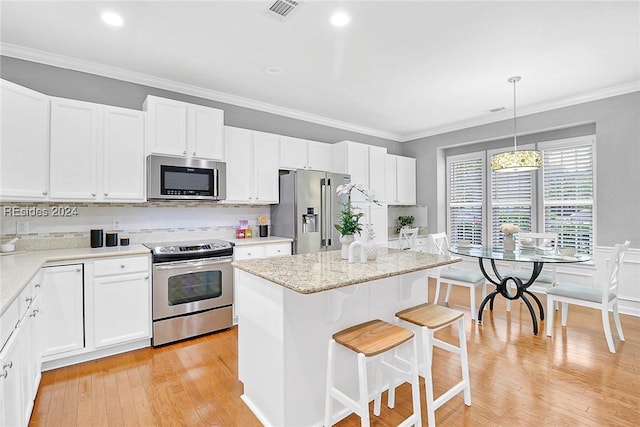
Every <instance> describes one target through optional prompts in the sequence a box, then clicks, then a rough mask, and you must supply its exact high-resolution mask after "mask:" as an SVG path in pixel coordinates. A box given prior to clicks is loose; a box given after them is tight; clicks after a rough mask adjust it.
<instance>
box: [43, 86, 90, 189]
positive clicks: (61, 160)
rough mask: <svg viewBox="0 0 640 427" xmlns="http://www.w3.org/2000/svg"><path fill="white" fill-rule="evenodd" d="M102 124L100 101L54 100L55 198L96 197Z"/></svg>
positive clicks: (52, 180) (52, 173) (52, 182)
mask: <svg viewBox="0 0 640 427" xmlns="http://www.w3.org/2000/svg"><path fill="white" fill-rule="evenodd" d="M100 124H101V123H100V111H99V108H98V105H97V104H93V103H90V102H82V101H75V100H72V99H63V98H52V99H51V145H50V150H51V163H50V168H51V169H50V188H51V191H50V193H51V194H50V196H51V199H52V200H97V198H98V185H97V175H98V173H97V171H98V141H99V138H100V134H101V131H102V130H101V128H100Z"/></svg>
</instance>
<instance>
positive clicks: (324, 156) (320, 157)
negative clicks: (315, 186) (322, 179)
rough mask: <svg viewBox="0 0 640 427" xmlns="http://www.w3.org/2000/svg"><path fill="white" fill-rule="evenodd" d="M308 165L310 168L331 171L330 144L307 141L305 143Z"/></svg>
mask: <svg viewBox="0 0 640 427" xmlns="http://www.w3.org/2000/svg"><path fill="white" fill-rule="evenodd" d="M307 148H308V151H307V158H308V162H307V164H308V166H309V169H311V170H316V171H327V172H333V163H332V161H331V144H325V143H324V142H317V141H309V142H308V144H307Z"/></svg>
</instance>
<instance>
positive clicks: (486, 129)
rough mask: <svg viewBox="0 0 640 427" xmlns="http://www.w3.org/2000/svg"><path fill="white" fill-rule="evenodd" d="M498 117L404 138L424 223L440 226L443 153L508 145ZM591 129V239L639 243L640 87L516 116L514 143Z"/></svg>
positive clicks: (507, 129) (506, 127) (506, 124)
mask: <svg viewBox="0 0 640 427" xmlns="http://www.w3.org/2000/svg"><path fill="white" fill-rule="evenodd" d="M512 126H513V122H512V121H511V120H504V121H500V122H496V123H490V124H487V125H482V126H475V127H471V128H467V129H462V130H459V131H455V132H449V133H444V134H441V135H435V136H430V137H426V138H421V139H417V140H414V141H409V142H407V143H405V149H404V154H405V155H407V156H412V157H416V159H417V169H418V176H417V179H418V184H417V188H418V195H417V200H418V204H426V205H427V206H429V229H430V230H432V231H434V232H435V231H436V230H438V231H444V230H445V227H446V195H445V191H446V190H445V172H444V170H445V155H446V153H447V152H450V153H456V154H457V153H463V152H472V151H479V150H485V149H490V148H498V147H508V146H510V145H511V144H513V140H512V139H510V138H509V136H510V135H512ZM593 130H595V134H596V151H595V152H596V160H595V161H596V207H595V208H596V237H595V238H596V245H598V246H611V245H613V244H615V243H617V242H622V241H624V240H625V239H628V240H630V241H631V246H633V247H636V248H638V247H640V92H633V93H630V94H626V95H620V96H614V97H610V98H605V99H602V100H598V101H592V102H586V103H583V104H578V105H574V106H570V107H565V108H559V109H556V110H551V111H546V112H543V113H538V114H531V115H528V116H523V117H518V133H519V134H520V133H522V134H525V135H526V136H523V137H522V138H518V143H519V144H526V143H528V142H537V141H545V140H550V139H556V138H561V137H570V136H578V135H584V134H589V133H593V132H592V131H593Z"/></svg>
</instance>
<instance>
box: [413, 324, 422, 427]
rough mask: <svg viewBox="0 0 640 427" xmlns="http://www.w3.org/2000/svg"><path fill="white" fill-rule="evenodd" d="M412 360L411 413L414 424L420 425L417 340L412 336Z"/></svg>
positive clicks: (418, 426)
mask: <svg viewBox="0 0 640 427" xmlns="http://www.w3.org/2000/svg"><path fill="white" fill-rule="evenodd" d="M411 347H412V348H413V360H412V361H411V378H412V379H413V382H412V383H411V400H412V401H413V414H414V416H415V423H414V425H415V426H417V427H421V426H422V409H421V408H420V378H419V376H418V340H417V337H415V336H414V337H413V345H412V346H411Z"/></svg>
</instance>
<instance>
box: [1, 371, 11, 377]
mask: <svg viewBox="0 0 640 427" xmlns="http://www.w3.org/2000/svg"><path fill="white" fill-rule="evenodd" d="M8 375H9V372H7V371H6V370H4V371H2V373H1V374H0V378H7V376H8Z"/></svg>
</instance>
